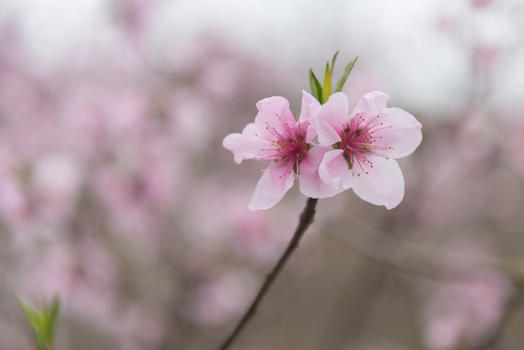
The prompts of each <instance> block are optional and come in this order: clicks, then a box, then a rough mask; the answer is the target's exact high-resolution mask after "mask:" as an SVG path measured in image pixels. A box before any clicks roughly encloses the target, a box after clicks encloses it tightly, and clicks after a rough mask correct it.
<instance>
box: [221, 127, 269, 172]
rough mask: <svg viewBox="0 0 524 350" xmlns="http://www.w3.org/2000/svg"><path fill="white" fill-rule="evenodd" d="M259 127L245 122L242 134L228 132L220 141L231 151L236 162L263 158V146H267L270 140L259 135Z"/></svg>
mask: <svg viewBox="0 0 524 350" xmlns="http://www.w3.org/2000/svg"><path fill="white" fill-rule="evenodd" d="M259 133H260V131H259V129H258V127H257V126H256V125H255V123H250V124H247V125H246V127H245V128H244V130H242V134H237V133H235V134H229V135H227V136H226V137H225V138H224V141H222V145H223V146H224V148H226V149H228V150H230V151H231V152H233V158H234V159H235V162H236V163H237V164H240V163H241V162H242V161H243V160H244V159H253V158H263V157H264V152H263V151H262V149H263V148H268V147H269V144H270V141H268V140H265V139H263V138H261V137H260V136H259Z"/></svg>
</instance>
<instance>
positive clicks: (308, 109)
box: [298, 90, 320, 123]
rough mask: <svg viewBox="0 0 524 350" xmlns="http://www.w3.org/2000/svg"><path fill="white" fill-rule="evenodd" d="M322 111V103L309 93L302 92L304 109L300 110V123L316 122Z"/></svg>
mask: <svg viewBox="0 0 524 350" xmlns="http://www.w3.org/2000/svg"><path fill="white" fill-rule="evenodd" d="M319 110H320V102H318V101H317V99H316V98H314V97H313V96H312V95H311V94H309V93H308V92H307V91H305V90H302V107H301V108H300V116H299V117H298V120H299V121H310V122H312V123H313V122H314V120H315V118H316V117H317V114H318V111H319Z"/></svg>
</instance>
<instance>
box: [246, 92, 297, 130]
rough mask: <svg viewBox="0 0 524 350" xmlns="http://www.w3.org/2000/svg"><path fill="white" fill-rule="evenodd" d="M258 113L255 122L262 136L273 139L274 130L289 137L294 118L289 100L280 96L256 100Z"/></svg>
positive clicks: (293, 125)
mask: <svg viewBox="0 0 524 350" xmlns="http://www.w3.org/2000/svg"><path fill="white" fill-rule="evenodd" d="M257 109H258V114H257V116H256V117H255V124H256V125H257V126H258V128H259V130H261V131H262V135H263V136H264V138H267V139H268V140H275V139H276V138H277V136H276V135H275V132H276V133H278V134H280V135H282V136H284V137H289V136H291V135H292V131H293V129H294V127H295V123H296V121H295V118H294V117H293V114H292V113H291V110H290V109H289V102H288V101H287V100H286V99H285V98H284V97H281V96H273V97H268V98H265V99H263V100H260V101H258V102H257Z"/></svg>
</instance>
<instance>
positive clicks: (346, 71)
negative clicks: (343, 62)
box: [335, 56, 358, 92]
mask: <svg viewBox="0 0 524 350" xmlns="http://www.w3.org/2000/svg"><path fill="white" fill-rule="evenodd" d="M357 59H358V56H357V57H355V59H354V60H353V61H351V62H349V63H348V64H347V66H346V67H345V68H344V73H342V76H341V77H340V79H339V80H338V83H337V87H336V89H335V92H340V91H342V89H343V88H344V84H345V83H346V80H347V78H348V76H349V73H351V71H352V70H353V66H355V63H356V62H357Z"/></svg>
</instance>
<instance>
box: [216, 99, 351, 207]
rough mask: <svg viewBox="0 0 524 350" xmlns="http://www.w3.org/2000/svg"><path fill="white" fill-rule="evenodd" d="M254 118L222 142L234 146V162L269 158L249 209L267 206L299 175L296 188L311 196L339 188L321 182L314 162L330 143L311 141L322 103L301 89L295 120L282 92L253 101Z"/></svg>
mask: <svg viewBox="0 0 524 350" xmlns="http://www.w3.org/2000/svg"><path fill="white" fill-rule="evenodd" d="M257 109H258V114H257V116H256V117H255V122H254V123H250V124H248V125H246V127H245V128H244V130H242V134H229V135H227V136H226V137H225V138H224V141H223V145H224V147H225V148H226V149H228V150H230V151H231V152H233V156H234V159H235V162H236V163H238V164H239V163H240V162H242V160H244V159H260V160H270V161H272V162H271V165H270V166H269V167H268V168H267V169H265V170H264V172H263V174H262V177H261V178H260V180H259V181H258V184H257V186H256V188H255V193H254V194H253V198H252V199H251V203H250V204H249V209H251V210H257V209H268V208H271V207H272V206H274V205H275V204H277V203H278V202H279V201H280V200H281V199H282V197H284V194H285V193H286V192H287V191H288V190H289V189H290V188H291V187H292V186H293V182H294V180H295V177H297V178H298V182H299V188H300V191H301V192H302V193H303V194H305V195H306V196H309V197H313V198H325V197H331V196H334V195H335V194H337V193H339V192H341V191H342V189H336V188H333V187H332V186H330V185H329V184H327V183H324V182H323V181H322V180H321V179H320V176H319V174H318V166H319V164H320V161H321V160H322V157H323V156H324V154H325V153H326V152H327V151H329V147H323V146H319V145H313V144H312V142H313V139H314V138H315V137H316V131H315V129H314V127H313V124H312V121H313V118H314V117H315V115H316V113H317V112H318V110H319V109H320V103H319V102H318V101H317V100H316V99H315V98H314V97H313V96H311V95H310V94H308V93H307V92H305V91H303V92H302V110H301V113H300V116H299V120H298V122H297V121H296V120H295V118H294V117H293V114H292V113H291V111H290V109H289V102H288V101H287V100H286V99H285V98H283V97H280V96H274V97H268V98H265V99H263V100H261V101H259V102H258V103H257Z"/></svg>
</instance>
